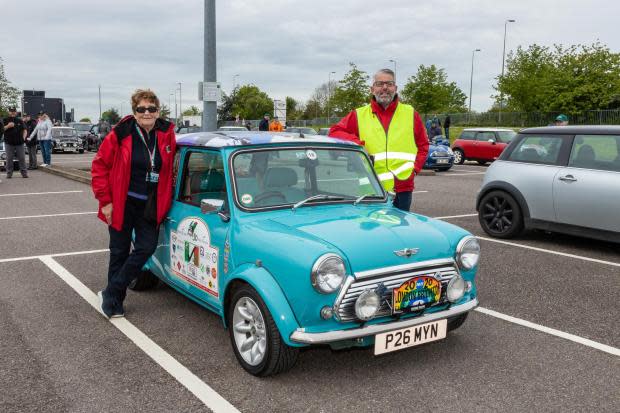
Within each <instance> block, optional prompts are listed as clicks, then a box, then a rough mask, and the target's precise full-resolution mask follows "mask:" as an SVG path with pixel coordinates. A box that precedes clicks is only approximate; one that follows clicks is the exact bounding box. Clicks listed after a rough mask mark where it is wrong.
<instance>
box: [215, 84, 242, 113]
mask: <svg viewBox="0 0 620 413" xmlns="http://www.w3.org/2000/svg"><path fill="white" fill-rule="evenodd" d="M236 90H237V89H235V90H233V93H232V94H231V95H230V96H229V95H227V94H226V93H225V92H224V91H222V102H221V103H220V105H219V106H218V108H217V118H218V120H221V121H225V120H235V117H234V116H233V113H232V107H233V98H234V94H235V91H236Z"/></svg>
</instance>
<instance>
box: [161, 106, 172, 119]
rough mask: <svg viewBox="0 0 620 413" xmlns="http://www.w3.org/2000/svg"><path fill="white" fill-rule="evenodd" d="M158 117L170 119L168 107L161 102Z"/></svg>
mask: <svg viewBox="0 0 620 413" xmlns="http://www.w3.org/2000/svg"><path fill="white" fill-rule="evenodd" d="M159 117H160V118H162V119H170V108H169V107H168V106H167V105H164V104H163V103H162V105H161V107H160V108H159Z"/></svg>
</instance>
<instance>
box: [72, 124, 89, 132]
mask: <svg viewBox="0 0 620 413" xmlns="http://www.w3.org/2000/svg"><path fill="white" fill-rule="evenodd" d="M91 126H92V125H90V124H88V123H82V124H80V123H76V124H75V125H73V129H75V130H77V131H80V132H88V131H90V128H91Z"/></svg>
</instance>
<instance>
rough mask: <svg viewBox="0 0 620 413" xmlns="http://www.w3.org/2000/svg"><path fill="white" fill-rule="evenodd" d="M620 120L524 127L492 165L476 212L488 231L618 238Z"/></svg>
mask: <svg viewBox="0 0 620 413" xmlns="http://www.w3.org/2000/svg"><path fill="white" fill-rule="evenodd" d="M619 205H620V126H559V127H558V126H556V127H542V128H531V129H524V130H522V131H521V132H519V134H518V135H517V136H516V137H515V138H514V139H513V140H512V142H511V144H510V145H509V146H508V147H507V148H506V149H505V150H504V151H503V152H502V154H501V156H500V158H499V159H498V160H497V161H496V162H493V164H491V166H490V167H489V168H488V169H487V172H486V174H485V176H484V180H483V182H482V188H481V190H480V192H479V194H478V198H477V202H476V210H477V211H478V218H479V221H480V225H481V226H482V229H483V230H484V231H485V232H486V233H487V234H489V235H491V236H493V237H497V238H512V237H515V236H517V235H518V234H519V233H520V232H521V231H522V230H523V229H524V228H536V229H542V230H546V231H552V232H563V233H567V234H572V235H578V236H584V237H589V238H597V239H602V240H606V241H614V242H620V215H619V214H618V210H619Z"/></svg>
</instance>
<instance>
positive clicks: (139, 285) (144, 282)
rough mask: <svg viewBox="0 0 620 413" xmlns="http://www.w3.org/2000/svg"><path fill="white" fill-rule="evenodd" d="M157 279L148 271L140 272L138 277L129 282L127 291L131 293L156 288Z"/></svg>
mask: <svg viewBox="0 0 620 413" xmlns="http://www.w3.org/2000/svg"><path fill="white" fill-rule="evenodd" d="M157 284H159V278H157V276H156V275H155V274H153V273H152V272H150V271H140V273H139V274H138V276H137V277H136V278H134V279H133V281H131V283H130V284H129V289H130V290H133V291H146V290H150V289H151V288H155V287H157Z"/></svg>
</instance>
